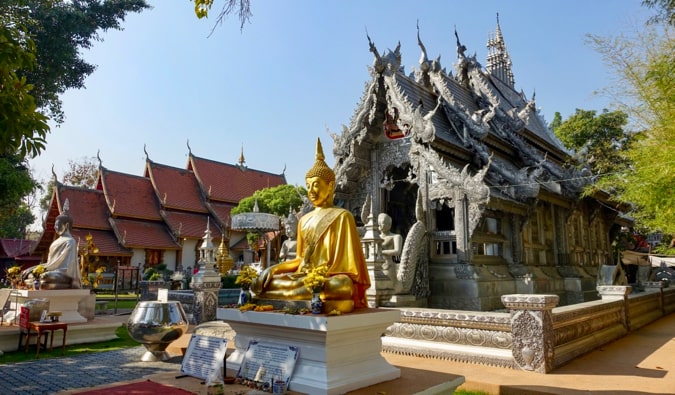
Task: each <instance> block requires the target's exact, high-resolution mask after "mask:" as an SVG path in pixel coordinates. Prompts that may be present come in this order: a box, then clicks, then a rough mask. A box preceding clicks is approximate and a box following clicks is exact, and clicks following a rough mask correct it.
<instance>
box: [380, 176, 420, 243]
mask: <svg viewBox="0 0 675 395" xmlns="http://www.w3.org/2000/svg"><path fill="white" fill-rule="evenodd" d="M410 170H411V167H410V164H407V163H406V164H404V165H403V166H401V167H394V166H390V167H388V168H387V169H386V171H385V174H384V180H385V181H384V182H383V183H382V186H383V188H382V196H383V198H382V202H383V204H382V211H383V212H385V213H387V214H389V216H390V217H391V219H392V226H391V231H392V232H393V233H398V234H400V235H401V236H403V239H404V240H405V237H406V235H407V234H408V231H409V230H410V228H411V227H412V226H413V224H414V223H415V222H416V221H417V220H416V218H415V204H416V201H417V189H418V188H419V187H418V185H417V184H415V183H411V182H410V180H409V177H408V175H409V174H410Z"/></svg>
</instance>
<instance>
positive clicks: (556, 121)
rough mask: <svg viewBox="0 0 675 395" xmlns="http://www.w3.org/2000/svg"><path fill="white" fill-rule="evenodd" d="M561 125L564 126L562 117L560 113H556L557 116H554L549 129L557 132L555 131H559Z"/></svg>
mask: <svg viewBox="0 0 675 395" xmlns="http://www.w3.org/2000/svg"><path fill="white" fill-rule="evenodd" d="M561 124H562V115H560V113H559V112H557V111H556V112H555V114H553V120H552V121H551V123H550V124H549V125H548V127H549V128H550V129H551V130H553V131H554V132H555V130H556V129H558V128H559V127H560V125H561Z"/></svg>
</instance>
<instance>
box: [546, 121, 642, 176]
mask: <svg viewBox="0 0 675 395" xmlns="http://www.w3.org/2000/svg"><path fill="white" fill-rule="evenodd" d="M627 121H628V115H626V113H624V112H622V111H612V112H610V111H608V110H603V111H602V113H600V114H597V112H596V111H587V110H580V109H577V110H576V112H575V113H574V115H572V116H570V117H569V118H568V119H566V120H565V121H564V122H561V123H560V124H559V125H558V126H557V127H555V129H553V131H554V132H555V134H556V136H558V138H559V139H560V141H561V142H562V143H563V145H564V146H565V148H567V149H570V150H573V151H574V152H576V153H577V156H576V157H575V159H576V160H577V161H578V163H577V165H578V166H582V167H588V168H589V169H590V170H591V172H592V173H593V174H594V175H604V174H607V173H610V172H615V171H618V170H620V169H624V168H626V166H627V165H628V164H629V162H628V160H627V159H626V157H625V152H626V150H627V149H628V148H629V147H630V146H631V144H632V143H633V141H634V140H635V138H636V135H635V134H634V133H629V132H626V131H624V127H625V126H626V123H627Z"/></svg>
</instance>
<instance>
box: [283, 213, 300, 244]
mask: <svg viewBox="0 0 675 395" xmlns="http://www.w3.org/2000/svg"><path fill="white" fill-rule="evenodd" d="M284 229H285V230H286V236H288V237H289V238H290V239H295V237H296V236H297V231H298V217H297V215H296V214H295V212H293V210H289V212H288V217H286V219H284Z"/></svg>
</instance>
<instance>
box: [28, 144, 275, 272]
mask: <svg viewBox="0 0 675 395" xmlns="http://www.w3.org/2000/svg"><path fill="white" fill-rule="evenodd" d="M188 148H189V146H188ZM54 177H55V178H56V176H55V175H54ZM283 184H286V176H285V175H284V173H281V174H273V173H268V172H264V171H261V170H255V169H250V168H248V167H246V166H244V161H243V154H242V157H241V159H240V163H239V164H238V165H231V164H227V163H222V162H217V161H214V160H209V159H204V158H200V157H197V156H195V155H193V154H192V151H191V150H190V152H189V158H188V163H187V166H186V168H185V169H180V168H176V167H172V166H168V165H164V164H160V163H156V162H153V161H152V160H150V158H149V156H148V155H147V152H146V163H145V169H144V172H143V175H142V176H137V175H132V174H126V173H120V172H116V171H113V170H110V169H108V168H106V167H104V166H103V165H102V161H101V159H100V157H99V169H98V180H97V182H96V187H95V188H94V189H88V188H81V187H73V186H67V185H64V184H62V183H61V182H59V181H58V180H56V183H55V186H54V191H53V194H52V198H51V202H50V206H49V210H48V212H47V216H46V218H45V220H44V233H43V234H42V238H41V239H40V241H39V242H38V243H37V246H36V248H35V251H34V253H33V254H34V255H38V256H41V257H42V260H43V261H45V260H46V259H47V253H48V251H49V246H50V244H51V243H52V241H53V240H54V239H55V238H56V237H57V235H56V233H55V231H54V222H55V220H56V216H58V215H59V213H60V212H61V211H62V208H63V205H64V203H65V200H66V199H68V200H69V202H70V203H69V205H70V214H71V216H72V217H73V229H72V232H71V233H72V234H73V237H75V239H77V240H79V241H80V242H81V243H82V242H83V241H84V240H85V239H86V236H87V235H89V234H91V235H92V237H93V242H94V244H95V245H96V247H98V249H99V253H98V257H99V264H101V265H103V266H106V270H108V271H113V270H115V268H116V267H117V265H121V266H132V267H139V268H140V269H141V272H142V271H143V270H144V269H146V268H149V267H154V266H157V265H159V264H165V265H166V267H167V269H169V270H177V271H182V270H188V269H192V268H195V267H196V266H197V261H198V259H199V242H200V241H201V239H202V237H203V236H204V232H205V230H206V227H207V224H208V226H209V229H210V231H211V234H212V235H213V236H214V243H220V240H221V238H222V237H223V233H224V231H225V230H226V229H228V224H229V218H230V210H231V209H232V208H233V207H235V206H236V205H237V204H238V203H239V201H240V200H241V199H242V198H244V197H247V196H250V195H253V193H254V192H255V191H257V190H260V189H263V188H267V187H275V186H279V185H283ZM242 240H243V241H244V242H245V241H246V235H245V233H242V232H232V233H231V234H230V240H229V245H230V251H231V254H232V255H233V258H234V260H235V261H241V260H242V259H243V249H247V248H248V246H247V245H245V246H244V244H242ZM233 246H239V248H232V247H233Z"/></svg>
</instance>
